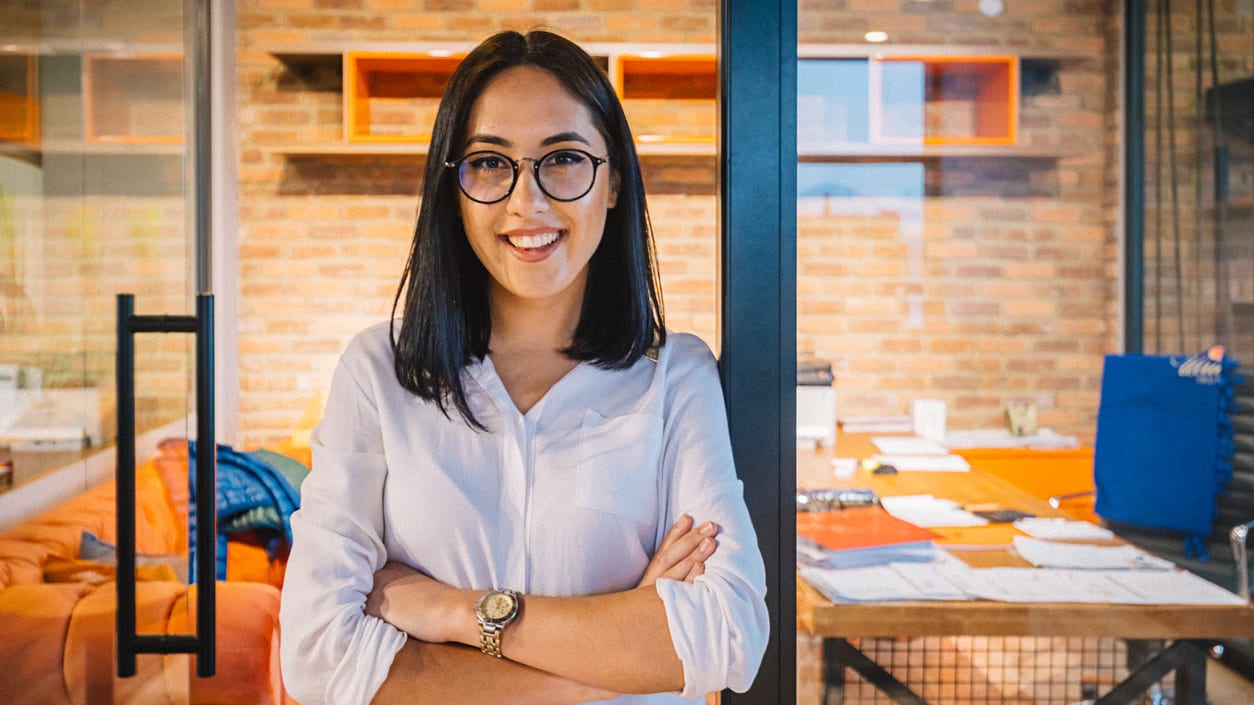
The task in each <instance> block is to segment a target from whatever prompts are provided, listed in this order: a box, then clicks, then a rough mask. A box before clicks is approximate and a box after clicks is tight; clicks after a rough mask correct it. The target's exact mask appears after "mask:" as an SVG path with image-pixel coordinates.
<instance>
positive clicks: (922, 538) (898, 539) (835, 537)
mask: <svg viewBox="0 0 1254 705" xmlns="http://www.w3.org/2000/svg"><path fill="white" fill-rule="evenodd" d="M797 535H798V536H804V537H806V538H808V539H810V540H812V541H814V542H816V543H818V544H819V545H820V546H822V547H824V548H826V549H828V550H831V551H844V550H853V549H862V548H874V547H878V546H899V545H902V544H911V543H925V542H928V541H933V540H935V539H936V538H937V537H938V534H937V533H936V532H934V531H932V530H931V529H925V528H923V527H920V526H916V525H914V524H911V523H910V522H908V521H905V520H902V519H898V518H897V517H895V516H893V515H892V514H889V513H888V512H887V511H886V510H885V509H884V508H883V507H881V506H878V505H877V506H871V507H851V508H849V509H841V510H839V511H834V512H798V513H797Z"/></svg>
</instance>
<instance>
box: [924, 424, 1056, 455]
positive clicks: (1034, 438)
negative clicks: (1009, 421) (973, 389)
mask: <svg viewBox="0 0 1254 705" xmlns="http://www.w3.org/2000/svg"><path fill="white" fill-rule="evenodd" d="M944 444H945V447H946V448H949V449H950V450H958V449H962V448H1077V447H1079V445H1080V443H1079V441H1077V440H1076V438H1075V436H1064V435H1061V434H1058V433H1055V432H1054V431H1053V430H1051V429H1048V428H1040V429H1037V431H1036V433H1034V434H1032V435H1030V436H1015V435H1013V434H1011V433H1010V431H1008V430H1006V429H1004V428H979V429H962V430H957V431H946V432H945V442H944Z"/></svg>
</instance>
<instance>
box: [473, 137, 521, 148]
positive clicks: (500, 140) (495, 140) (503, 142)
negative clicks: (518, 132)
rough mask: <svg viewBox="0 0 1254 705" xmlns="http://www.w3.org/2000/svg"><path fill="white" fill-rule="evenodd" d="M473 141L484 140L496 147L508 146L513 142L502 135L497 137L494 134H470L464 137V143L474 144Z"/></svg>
mask: <svg viewBox="0 0 1254 705" xmlns="http://www.w3.org/2000/svg"><path fill="white" fill-rule="evenodd" d="M475 142H486V143H488V144H494V145H496V146H498V147H509V146H511V145H512V144H513V142H510V141H509V140H507V139H505V138H504V137H497V136H496V135H470V136H469V137H467V138H466V144H474V143H475Z"/></svg>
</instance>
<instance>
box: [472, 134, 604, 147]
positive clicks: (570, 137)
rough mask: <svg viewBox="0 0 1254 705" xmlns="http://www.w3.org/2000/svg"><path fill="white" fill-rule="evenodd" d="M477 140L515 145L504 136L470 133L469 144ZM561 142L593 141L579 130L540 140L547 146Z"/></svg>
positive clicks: (499, 145)
mask: <svg viewBox="0 0 1254 705" xmlns="http://www.w3.org/2000/svg"><path fill="white" fill-rule="evenodd" d="M476 142H481V143H483V144H493V145H496V146H498V147H512V146H514V143H513V142H511V141H509V140H507V139H505V138H504V137H499V136H497V135H485V134H476V135H470V136H469V137H467V138H466V144H467V145H471V144H474V143H476ZM559 142H580V143H582V144H586V145H591V143H590V142H588V140H587V138H585V137H584V136H583V135H581V134H579V133H578V132H574V131H571V132H559V133H557V134H556V135H551V136H549V137H545V138H544V139H543V140H541V141H540V146H542V147H547V146H549V145H551V144H558V143H559Z"/></svg>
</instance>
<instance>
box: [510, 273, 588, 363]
mask: <svg viewBox="0 0 1254 705" xmlns="http://www.w3.org/2000/svg"><path fill="white" fill-rule="evenodd" d="M489 286H490V288H489V291H488V299H489V305H490V307H491V311H492V339H491V341H490V343H489V348H490V350H491V351H492V352H494V353H496V352H511V353H512V352H535V353H543V352H556V351H558V350H562V349H565V348H567V347H569V346H570V344H571V342H573V341H574V337H575V329H576V328H577V327H578V325H579V317H580V314H581V313H582V312H583V296H582V294H583V292H582V291H579V292H578V294H579V295H578V296H576V295H574V294H575V293H576V292H570V291H567V292H563V295H561V296H555V297H552V298H548V299H541V300H537V299H524V298H519V297H515V296H511V295H510V294H509V293H507V292H505V291H503V290H501V289H500V288H498V287H496V286H493V285H489Z"/></svg>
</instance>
